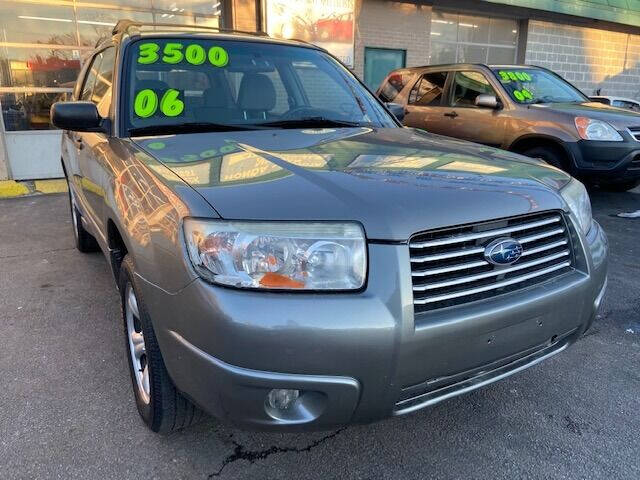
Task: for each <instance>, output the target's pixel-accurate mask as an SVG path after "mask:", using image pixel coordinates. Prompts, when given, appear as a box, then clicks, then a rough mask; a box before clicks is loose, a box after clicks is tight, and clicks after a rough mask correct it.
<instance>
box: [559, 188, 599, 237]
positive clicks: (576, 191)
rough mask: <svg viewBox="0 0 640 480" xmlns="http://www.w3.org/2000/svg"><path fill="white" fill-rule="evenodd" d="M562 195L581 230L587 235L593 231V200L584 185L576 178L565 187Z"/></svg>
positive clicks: (561, 192)
mask: <svg viewBox="0 0 640 480" xmlns="http://www.w3.org/2000/svg"><path fill="white" fill-rule="evenodd" d="M560 194H561V195H562V198H564V200H565V201H566V202H567V204H568V205H569V208H570V209H571V212H572V213H573V214H574V215H575V217H576V219H577V220H578V224H579V225H580V228H581V230H582V231H583V232H584V234H585V235H586V234H587V232H588V231H589V230H590V229H591V222H592V218H591V200H590V199H589V194H588V193H587V189H586V188H584V185H583V184H582V183H580V182H579V181H578V180H576V179H575V178H574V179H573V180H571V182H569V184H568V185H567V186H566V187H564V188H563V189H562V190H561V191H560Z"/></svg>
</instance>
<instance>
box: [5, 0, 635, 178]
mask: <svg viewBox="0 0 640 480" xmlns="http://www.w3.org/2000/svg"><path fill="white" fill-rule="evenodd" d="M120 18H129V19H133V20H138V21H143V22H154V21H155V22H158V23H175V24H184V25H199V26H203V27H223V28H232V29H238V30H248V31H255V30H264V31H267V32H268V33H269V34H270V35H272V36H276V37H288V38H298V39H302V40H306V41H309V42H313V43H317V44H319V45H321V46H323V47H324V48H326V49H327V50H329V51H330V52H332V53H333V54H335V55H336V56H337V57H339V58H340V59H341V60H342V61H343V62H344V63H345V64H346V65H348V66H349V67H350V68H351V69H352V70H353V71H354V72H355V73H356V74H357V75H358V76H360V78H362V79H363V80H364V82H365V83H366V84H367V85H368V86H369V87H371V88H372V89H375V88H376V87H377V85H378V84H379V83H380V81H381V80H382V79H383V78H384V76H385V75H386V74H387V73H388V72H389V71H390V70H392V69H394V68H399V67H403V66H416V65H428V64H439V63H451V62H472V63H476V62H481V63H489V64H492V63H499V64H509V63H528V64H534V65H540V66H544V67H547V68H550V69H552V70H554V71H556V72H558V73H559V74H560V75H562V76H563V77H564V78H566V79H567V80H568V81H570V82H571V83H573V84H574V85H576V86H577V87H578V88H580V89H581V90H582V91H583V92H584V93H585V94H587V95H594V94H597V93H599V94H601V95H615V96H622V97H629V98H635V99H640V0H432V1H428V0H425V1H403V2H399V1H393V2H392V1H385V0H206V1H205V0H95V1H93V0H86V1H85V0H82V1H81V0H2V1H0V107H1V110H2V116H0V180H2V179H7V178H9V179H16V180H28V179H39V178H55V177H60V176H62V171H61V168H60V135H61V133H60V131H59V130H56V129H54V128H53V127H52V126H51V125H50V123H49V107H50V105H51V103H52V102H55V101H58V100H64V99H66V98H68V97H69V94H70V93H71V91H72V87H73V84H74V80H75V78H76V76H77V74H78V72H79V70H80V67H81V64H82V61H83V59H84V58H85V57H86V55H87V54H88V53H89V52H90V51H91V50H92V49H93V47H94V46H95V44H96V42H98V41H99V39H100V38H103V37H106V36H108V35H109V32H110V31H111V29H112V28H113V25H114V24H115V22H116V21H117V20H118V19H120Z"/></svg>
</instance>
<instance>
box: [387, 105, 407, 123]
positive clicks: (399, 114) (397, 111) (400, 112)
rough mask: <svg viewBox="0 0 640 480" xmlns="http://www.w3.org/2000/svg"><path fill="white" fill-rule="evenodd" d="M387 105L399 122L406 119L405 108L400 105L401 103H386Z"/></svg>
mask: <svg viewBox="0 0 640 480" xmlns="http://www.w3.org/2000/svg"><path fill="white" fill-rule="evenodd" d="M385 105H386V106H387V108H388V109H389V111H390V112H391V113H393V116H394V117H396V118H397V119H398V121H399V122H401V121H402V120H403V119H404V107H403V106H402V105H400V104H399V103H385Z"/></svg>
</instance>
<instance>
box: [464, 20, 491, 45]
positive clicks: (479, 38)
mask: <svg viewBox="0 0 640 480" xmlns="http://www.w3.org/2000/svg"><path fill="white" fill-rule="evenodd" d="M458 42H466V43H487V42H489V19H488V18H483V17H471V16H468V15H460V17H459V18H458Z"/></svg>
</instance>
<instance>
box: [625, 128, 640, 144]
mask: <svg viewBox="0 0 640 480" xmlns="http://www.w3.org/2000/svg"><path fill="white" fill-rule="evenodd" d="M627 130H628V131H629V133H630V134H631V136H632V137H633V138H634V139H635V140H636V141H638V142H640V127H629V128H627Z"/></svg>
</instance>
